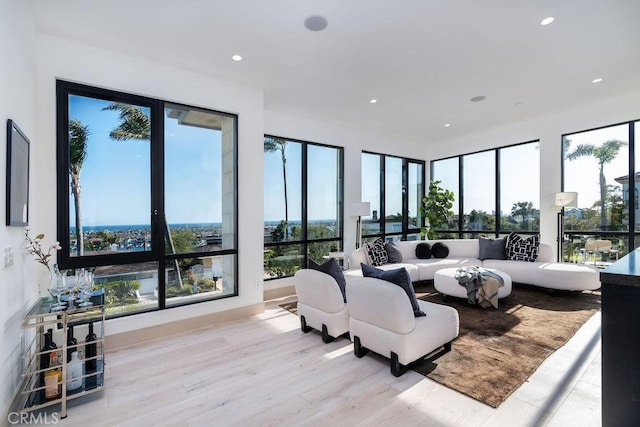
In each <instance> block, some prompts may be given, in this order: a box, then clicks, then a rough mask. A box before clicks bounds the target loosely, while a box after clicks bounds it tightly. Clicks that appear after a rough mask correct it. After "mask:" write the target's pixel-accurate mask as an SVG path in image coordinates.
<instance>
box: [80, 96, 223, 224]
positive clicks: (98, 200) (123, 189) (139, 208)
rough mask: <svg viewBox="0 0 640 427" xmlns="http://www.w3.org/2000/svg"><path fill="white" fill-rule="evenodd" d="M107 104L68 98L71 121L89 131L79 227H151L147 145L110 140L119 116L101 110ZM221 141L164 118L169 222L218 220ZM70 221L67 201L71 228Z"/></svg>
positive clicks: (211, 133) (214, 134)
mask: <svg viewBox="0 0 640 427" xmlns="http://www.w3.org/2000/svg"><path fill="white" fill-rule="evenodd" d="M107 105H109V102H107V101H102V100H97V99H93V98H85V97H80V96H70V98H69V118H70V119H78V120H80V121H81V122H82V123H83V124H84V125H86V126H88V127H89V132H90V135H89V138H88V143H87V157H86V160H85V162H84V164H83V167H82V173H81V181H80V182H81V186H82V209H83V224H84V225H85V226H96V225H121V224H149V222H150V212H151V205H150V193H151V190H150V189H151V180H150V155H151V154H150V142H149V141H138V140H128V141H115V140H113V139H111V138H110V137H109V132H110V131H111V130H112V129H113V128H115V127H116V126H117V125H118V123H119V117H118V112H116V111H103V110H102V108H104V107H106V106H107ZM145 111H146V112H147V114H148V113H149V111H148V109H146V110H145ZM220 138H221V136H220V132H219V131H215V130H211V129H202V128H197V127H193V126H181V125H178V124H177V120H174V119H165V168H164V169H165V192H166V194H165V198H166V200H165V209H166V215H167V221H168V222H169V223H170V224H175V223H200V222H220V221H221V218H222V210H221V207H220V203H219V202H220V194H221V178H222V177H221V173H222V168H221V154H220V153H221V141H220ZM74 217H75V205H74V202H73V198H72V197H70V219H71V225H73V219H74Z"/></svg>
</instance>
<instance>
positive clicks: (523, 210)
mask: <svg viewBox="0 0 640 427" xmlns="http://www.w3.org/2000/svg"><path fill="white" fill-rule="evenodd" d="M531 209H533V203H532V202H516V203H514V204H513V206H512V207H511V215H512V216H513V217H514V218H515V217H516V216H520V217H521V218H522V222H523V223H524V222H525V220H526V219H527V215H529V212H531Z"/></svg>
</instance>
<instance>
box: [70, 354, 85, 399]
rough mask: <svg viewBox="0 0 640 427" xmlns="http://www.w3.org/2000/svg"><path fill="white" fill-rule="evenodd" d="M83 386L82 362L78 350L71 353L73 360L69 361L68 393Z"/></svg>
mask: <svg viewBox="0 0 640 427" xmlns="http://www.w3.org/2000/svg"><path fill="white" fill-rule="evenodd" d="M81 387H82V362H81V361H80V359H78V352H77V351H74V352H72V353H71V361H70V362H69V363H67V394H72V393H74V392H75V391H76V390H79V389H80V388H81Z"/></svg>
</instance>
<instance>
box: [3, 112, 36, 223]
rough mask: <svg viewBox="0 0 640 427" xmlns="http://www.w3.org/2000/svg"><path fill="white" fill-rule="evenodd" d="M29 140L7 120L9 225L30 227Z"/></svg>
mask: <svg viewBox="0 0 640 427" xmlns="http://www.w3.org/2000/svg"><path fill="white" fill-rule="evenodd" d="M30 144H31V143H30V141H29V138H27V137H26V135H25V134H24V133H23V132H22V131H21V130H20V128H19V127H18V125H17V124H16V123H15V122H14V121H13V120H11V119H8V120H7V215H6V218H7V225H8V226H22V227H24V226H25V225H29V150H30Z"/></svg>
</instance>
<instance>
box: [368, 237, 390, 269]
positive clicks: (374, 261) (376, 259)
mask: <svg viewBox="0 0 640 427" xmlns="http://www.w3.org/2000/svg"><path fill="white" fill-rule="evenodd" d="M384 243H385V242H384V240H383V239H382V238H381V237H378V238H377V239H376V240H374V241H373V242H367V243H365V244H364V247H365V249H366V251H367V257H368V258H369V263H370V264H371V265H373V266H375V267H377V266H379V265H383V264H386V263H387V262H389V255H387V251H386V250H385V249H384Z"/></svg>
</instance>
